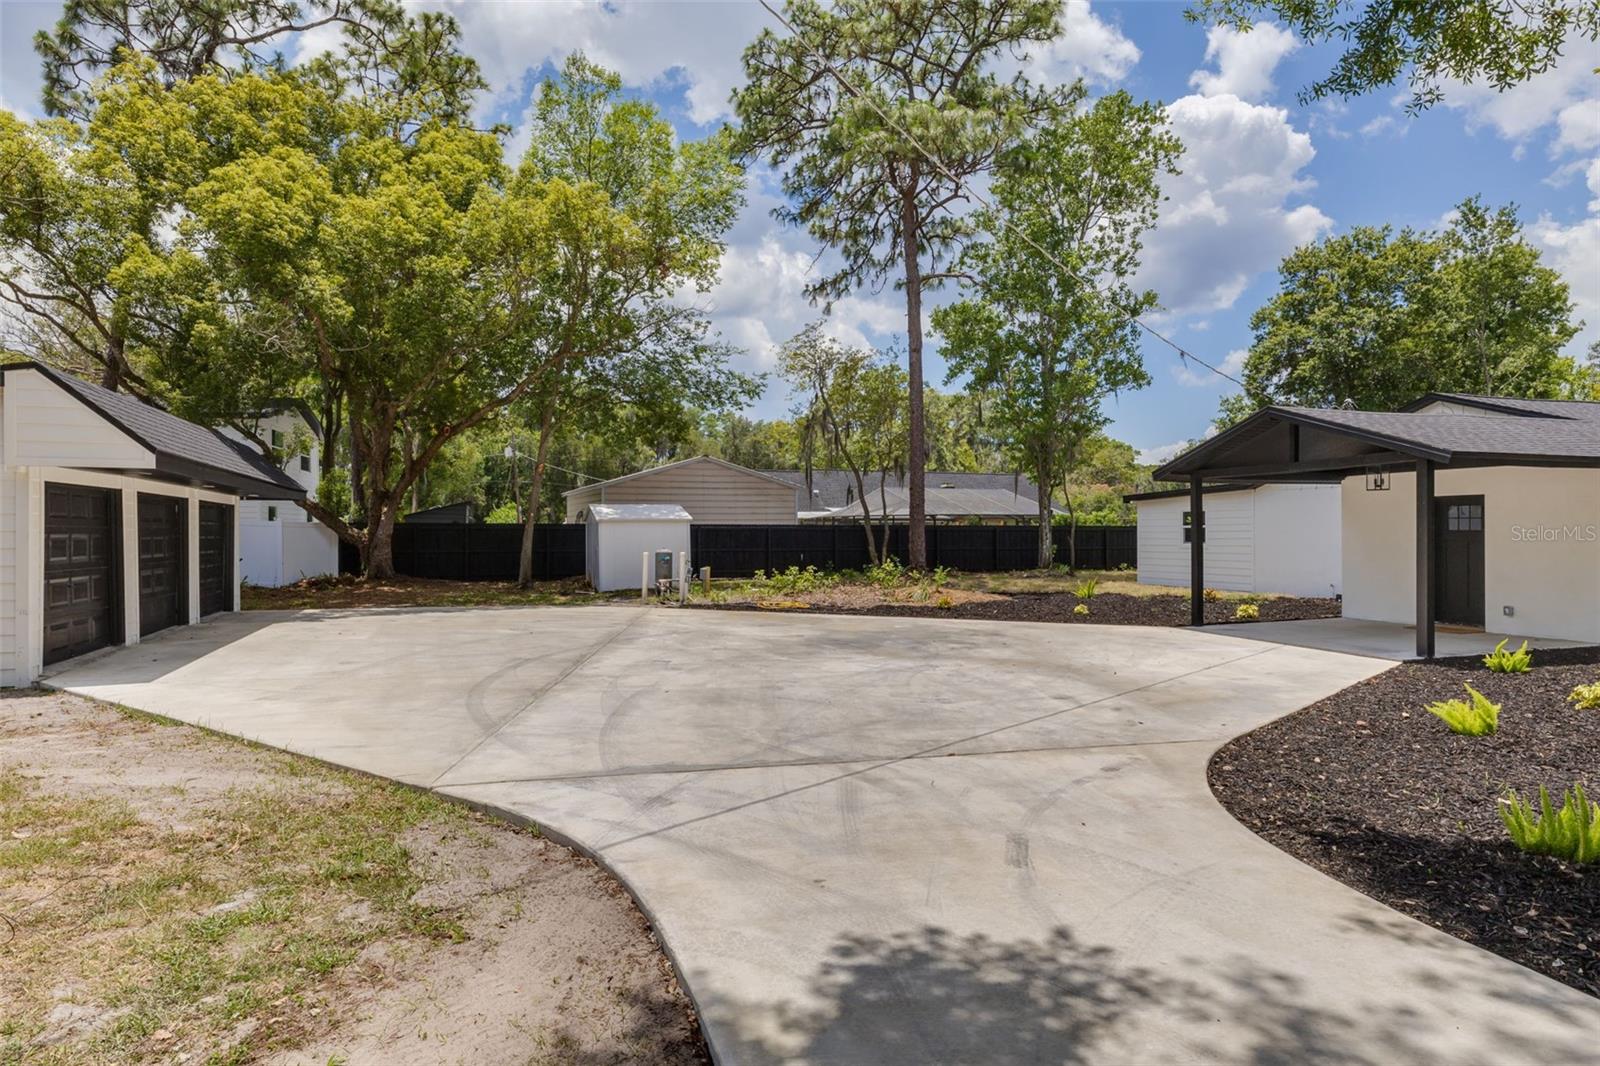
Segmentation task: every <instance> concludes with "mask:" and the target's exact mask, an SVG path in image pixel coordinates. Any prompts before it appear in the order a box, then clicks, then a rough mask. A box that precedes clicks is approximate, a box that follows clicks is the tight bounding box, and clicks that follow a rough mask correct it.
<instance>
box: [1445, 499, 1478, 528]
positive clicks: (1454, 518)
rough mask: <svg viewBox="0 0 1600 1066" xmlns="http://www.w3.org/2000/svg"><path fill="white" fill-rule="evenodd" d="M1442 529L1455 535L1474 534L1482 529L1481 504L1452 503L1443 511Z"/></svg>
mask: <svg viewBox="0 0 1600 1066" xmlns="http://www.w3.org/2000/svg"><path fill="white" fill-rule="evenodd" d="M1444 528H1446V529H1448V530H1451V531H1452V532H1457V533H1476V532H1478V531H1480V530H1482V529H1483V504H1481V503H1452V504H1450V505H1449V506H1448V507H1446V508H1445V509H1444Z"/></svg>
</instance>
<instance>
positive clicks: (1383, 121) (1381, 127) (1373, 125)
mask: <svg viewBox="0 0 1600 1066" xmlns="http://www.w3.org/2000/svg"><path fill="white" fill-rule="evenodd" d="M1404 128H1405V127H1404V126H1403V125H1402V124H1401V122H1400V120H1399V119H1397V118H1395V117H1394V116H1393V115H1379V116H1378V117H1377V118H1375V119H1373V120H1372V121H1371V122H1368V123H1367V124H1366V125H1364V126H1362V127H1361V136H1363V137H1377V136H1380V135H1381V134H1385V133H1394V132H1395V131H1397V130H1402V129H1404Z"/></svg>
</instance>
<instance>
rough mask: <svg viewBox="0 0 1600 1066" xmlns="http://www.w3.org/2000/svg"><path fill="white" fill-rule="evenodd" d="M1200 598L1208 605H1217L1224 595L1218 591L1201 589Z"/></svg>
mask: <svg viewBox="0 0 1600 1066" xmlns="http://www.w3.org/2000/svg"><path fill="white" fill-rule="evenodd" d="M1200 598H1201V599H1203V600H1205V601H1206V602H1207V603H1216V602H1217V601H1218V600H1220V599H1222V593H1220V592H1218V591H1217V590H1216V589H1201V590H1200Z"/></svg>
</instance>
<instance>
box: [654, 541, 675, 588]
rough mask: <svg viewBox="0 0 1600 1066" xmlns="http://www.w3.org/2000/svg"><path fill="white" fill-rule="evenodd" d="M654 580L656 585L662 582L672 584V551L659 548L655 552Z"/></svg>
mask: <svg viewBox="0 0 1600 1066" xmlns="http://www.w3.org/2000/svg"><path fill="white" fill-rule="evenodd" d="M655 580H656V584H658V585H659V584H661V582H663V581H665V582H666V583H667V584H669V585H670V584H672V549H670V548H659V549H657V550H656V569H655Z"/></svg>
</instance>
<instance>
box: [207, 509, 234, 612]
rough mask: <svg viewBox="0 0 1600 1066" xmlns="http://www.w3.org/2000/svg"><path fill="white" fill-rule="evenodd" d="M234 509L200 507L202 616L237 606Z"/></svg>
mask: <svg viewBox="0 0 1600 1066" xmlns="http://www.w3.org/2000/svg"><path fill="white" fill-rule="evenodd" d="M232 586H233V508H232V507H229V506H228V505H227V504H224V503H202V504H201V505H200V613H201V614H216V613H217V612H218V611H226V610H228V609H229V608H230V607H232V606H233V589H232Z"/></svg>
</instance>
